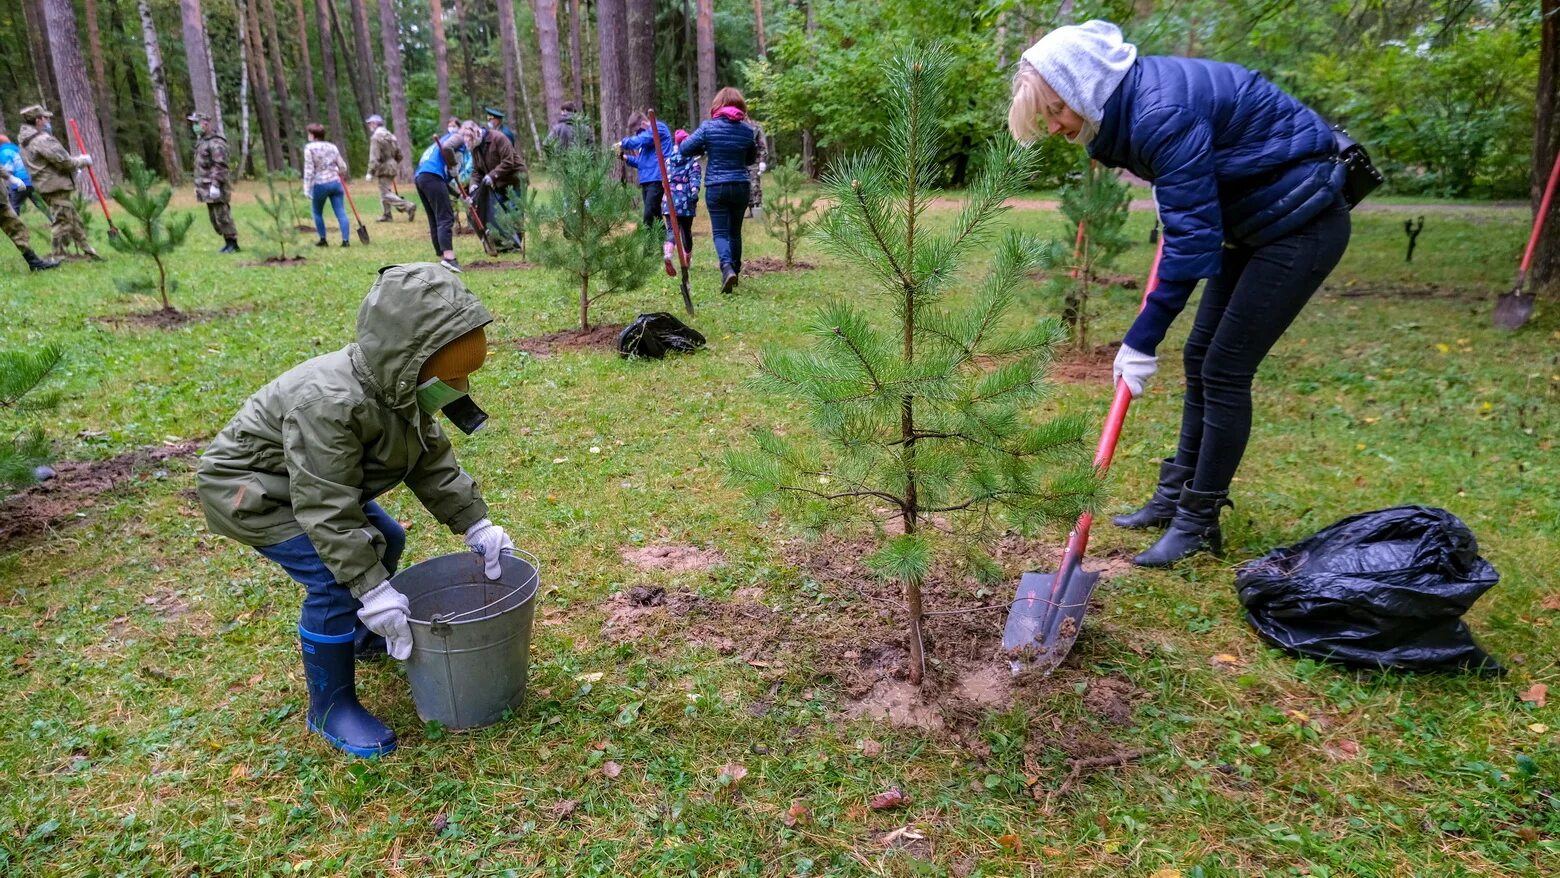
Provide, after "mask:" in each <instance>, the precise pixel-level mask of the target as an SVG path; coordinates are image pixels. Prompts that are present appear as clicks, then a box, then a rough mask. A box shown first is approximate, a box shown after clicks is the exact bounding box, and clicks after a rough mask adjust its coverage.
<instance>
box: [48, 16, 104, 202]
mask: <svg viewBox="0 0 1560 878" xmlns="http://www.w3.org/2000/svg"><path fill="white" fill-rule="evenodd" d="M43 23H44V28H45V29H46V30H47V31H48V34H49V54H50V55H52V56H53V58H54V81H55V82H56V83H57V84H58V85H59V88H60V115H61V116H63V117H64V118H65V119H67V120H68V119H74V120H76V124H77V125H79V126H81V142H80V143H77V142H75V137H72V138H71V144H70V148H71V149H72V150H74V151H75V152H84V153H87V154H88V155H91V156H92V157H93V158H94V159H97V160H99V161H101V160H102V158H103V132H102V130H101V129H100V128H99V127H98V117H97V105H96V104H95V102H94V101H93V100H92V87H91V86H90V85H89V84H88V83H87V64H86V61H85V60H84V59H83V58H82V57H81V38H80V36H79V35H78V33H77V31H76V7H75V4H73V3H71V2H70V0H44V4H43ZM68 131H69V128H68V127H66V128H65V131H62V132H56V133H61V134H63V133H66V132H68ZM82 176H85V175H82ZM102 176H104V175H102V174H99V177H102ZM105 182H106V181H105ZM77 188H78V190H79V191H80V192H81V195H82V196H83V197H85V198H88V199H92V198H94V197H95V196H94V194H93V192H92V187H91V186H80V187H77Z"/></svg>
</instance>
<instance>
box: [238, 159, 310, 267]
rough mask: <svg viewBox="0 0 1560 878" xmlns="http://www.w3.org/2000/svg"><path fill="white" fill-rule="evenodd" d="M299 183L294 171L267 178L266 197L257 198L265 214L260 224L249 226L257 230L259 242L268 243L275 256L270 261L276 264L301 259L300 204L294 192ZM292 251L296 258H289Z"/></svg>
mask: <svg viewBox="0 0 1560 878" xmlns="http://www.w3.org/2000/svg"><path fill="white" fill-rule="evenodd" d="M297 183H298V174H297V173H296V172H295V171H293V170H292V169H291V168H288V169H286V170H282V171H273V172H271V173H269V174H266V175H265V194H264V195H257V196H255V200H257V201H259V202H260V210H261V212H262V213H264V214H265V219H264V220H262V221H261V222H251V223H250V224H249V227H250V228H251V229H254V231H255V234H256V235H258V236H259V238H260V240H261V241H262V242H263V243H265V244H269V245H270V247H271V250H272V252H273V254H274V255H272V256H271V257H270V258H271V259H272V260H274V261H277V262H286V261H288V259H289V258H292V259H302V258H303V254H301V253H299V252H298V225H299V214H298V201H299V200H300V199H299V198H298V196H297V195H296V194H294V192H293V187H294V186H295V185H297ZM289 246H291V247H292V248H293V253H294V255H293V256H292V257H289V256H288V255H287V248H288V247H289Z"/></svg>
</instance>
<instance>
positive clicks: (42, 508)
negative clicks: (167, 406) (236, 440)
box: [0, 442, 200, 549]
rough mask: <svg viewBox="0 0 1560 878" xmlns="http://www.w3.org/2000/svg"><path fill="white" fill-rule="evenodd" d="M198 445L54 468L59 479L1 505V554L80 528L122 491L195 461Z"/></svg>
mask: <svg viewBox="0 0 1560 878" xmlns="http://www.w3.org/2000/svg"><path fill="white" fill-rule="evenodd" d="M199 448H200V443H197V442H180V443H178V444H175V445H162V446H156V447H151V448H140V449H137V450H135V451H131V452H129V453H126V454H121V455H119V456H118V457H111V458H109V459H108V460H93V461H64V462H62V463H57V464H55V465H54V472H55V476H54V478H52V479H49V480H48V481H45V482H40V483H39V484H36V485H33V486H32V487H30V488H28V489H27V490H25V491H22V492H20V493H18V494H15V495H13V496H12V497H10V498H9V499H8V500H6V501H5V502H4V503H0V549H8V548H12V547H14V546H15V545H16V544H18V543H21V542H23V541H25V540H28V539H33V538H36V537H38V536H40V535H42V534H44V533H47V532H49V531H51V530H56V529H58V528H61V527H64V526H66V525H68V524H72V523H75V522H77V521H79V520H81V518H82V517H83V516H82V515H79V514H78V513H83V512H85V511H86V510H89V509H92V508H94V507H96V506H97V505H98V504H99V503H100V502H101V500H102V499H103V498H104V497H106V496H109V495H112V494H113V493H114V492H115V491H117V490H118V489H119V488H121V487H122V486H124V485H126V484H128V483H130V482H133V481H137V480H140V479H143V478H147V477H154V478H155V477H158V476H157V475H156V474H157V473H159V472H162V473H163V474H164V475H166V472H165V471H164V465H165V464H166V463H167V462H168V461H170V460H173V459H179V458H188V457H192V456H194V454H195V453H196V451H197V450H199Z"/></svg>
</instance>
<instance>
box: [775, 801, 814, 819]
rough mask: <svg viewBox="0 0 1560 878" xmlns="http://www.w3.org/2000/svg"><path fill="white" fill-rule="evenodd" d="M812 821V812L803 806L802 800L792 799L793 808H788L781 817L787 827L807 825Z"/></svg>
mask: <svg viewBox="0 0 1560 878" xmlns="http://www.w3.org/2000/svg"><path fill="white" fill-rule="evenodd" d="M811 819H812V811H810V810H808V809H807V806H806V805H803V804H802V800H801V799H792V800H791V807H790V808H787V809H786V812H785V814H783V815H781V817H780V822H781V823H784V824H785V825H786V826H796V825H798V824H801V823H806V822H807V821H809V820H811Z"/></svg>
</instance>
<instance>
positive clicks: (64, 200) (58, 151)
mask: <svg viewBox="0 0 1560 878" xmlns="http://www.w3.org/2000/svg"><path fill="white" fill-rule="evenodd" d="M21 115H22V122H23V125H22V127H21V129H20V130H19V131H18V132H17V139H18V140H19V141H20V142H21V145H22V160H23V161H25V162H26V163H27V170H28V171H29V172H30V173H31V174H32V178H33V188H34V189H36V190H38V192H39V193H40V194H41V195H43V200H44V203H45V204H47V205H49V211H50V212H51V213H52V214H53V216H54V224H53V231H54V242H53V244H54V252H52V253H51V254H49V255H51V256H60V255H63V254H64V253H65V248H66V247H68V246H70V245H71V244H74V245H76V246H77V247H79V248H80V249H81V252H82V253H85V254H86V255H88V256H90V257H92V258H93V259H102V258H103V257H101V256H99V255H98V252H97V251H96V250H94V249H92V242H91V241H89V240H87V228H86V226H84V225H82V224H81V216H80V215H79V214H77V213H76V205H75V204H74V203H72V201H71V198H72V196H74V195H75V194H76V172H77V171H79V170H81V169H82V168H85V167H87V166H88V165H91V164H92V157H91V156H89V155H78V156H72V155H71V154H70V153H68V152H66V151H65V146H64V144H62V143H60V142H59V140H57V139H55V137H54V134H53V131H54V123H53V121H52V120H53V118H54V114H53V113H51V112H49V111H48V110H46V109H44V108H43V106H42V105H41V104H33V105H32V106H30V107H23V108H22V114H21Z"/></svg>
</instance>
